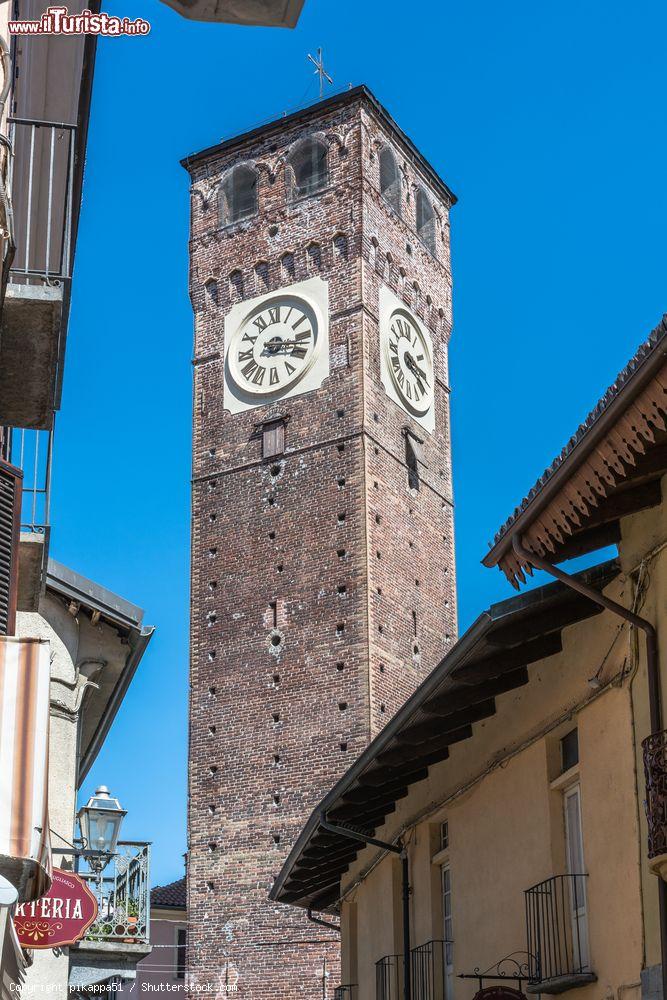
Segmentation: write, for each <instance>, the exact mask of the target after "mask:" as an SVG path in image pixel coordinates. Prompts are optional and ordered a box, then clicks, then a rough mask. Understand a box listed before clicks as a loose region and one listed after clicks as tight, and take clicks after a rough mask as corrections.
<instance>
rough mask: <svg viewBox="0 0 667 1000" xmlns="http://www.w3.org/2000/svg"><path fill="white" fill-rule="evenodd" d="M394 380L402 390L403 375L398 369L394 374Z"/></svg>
mask: <svg viewBox="0 0 667 1000" xmlns="http://www.w3.org/2000/svg"><path fill="white" fill-rule="evenodd" d="M396 379H397V381H398V384H399V385H400V386H401V388H403V386H404V385H405V375H404V374H403V372H402V371H401V369H400V368H399V370H398V372H397V373H396Z"/></svg>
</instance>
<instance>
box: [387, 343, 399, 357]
mask: <svg viewBox="0 0 667 1000" xmlns="http://www.w3.org/2000/svg"><path fill="white" fill-rule="evenodd" d="M389 350H390V351H391V353H392V354H395V355H396V357H397V358H398V347H397V346H396V344H394V343H392V342H390V344H389ZM391 360H392V361H393V360H394V359H393V358H392V359H391Z"/></svg>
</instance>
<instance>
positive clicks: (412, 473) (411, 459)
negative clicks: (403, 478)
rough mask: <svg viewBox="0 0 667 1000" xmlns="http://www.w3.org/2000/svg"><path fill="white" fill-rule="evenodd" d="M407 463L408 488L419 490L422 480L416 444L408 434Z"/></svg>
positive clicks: (406, 437) (406, 446) (406, 444)
mask: <svg viewBox="0 0 667 1000" xmlns="http://www.w3.org/2000/svg"><path fill="white" fill-rule="evenodd" d="M405 464H406V466H407V469H408V488H409V489H411V490H418V489H419V488H420V482H419V468H418V465H417V452H416V451H415V448H414V445H413V443H412V441H411V440H410V437H409V435H408V434H406V435H405Z"/></svg>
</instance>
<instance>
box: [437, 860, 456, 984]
mask: <svg viewBox="0 0 667 1000" xmlns="http://www.w3.org/2000/svg"><path fill="white" fill-rule="evenodd" d="M446 881H447V883H448V885H447V886H446V885H445V882H446ZM440 893H441V899H442V938H443V941H444V942H445V943H444V945H443V956H442V959H443V962H444V970H443V971H444V978H445V1000H452V998H453V996H454V930H453V925H454V916H453V907H452V869H451V866H450V864H449V861H444V862H443V863H442V864H441V866H440Z"/></svg>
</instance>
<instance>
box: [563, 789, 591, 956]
mask: <svg viewBox="0 0 667 1000" xmlns="http://www.w3.org/2000/svg"><path fill="white" fill-rule="evenodd" d="M572 801H574V802H575V803H576V806H575V814H576V825H575V827H574V829H573V828H572V823H571V821H570V810H569V809H568V806H569V805H570V803H571V802H572ZM563 823H564V825H565V857H566V867H567V872H568V874H569V875H585V874H586V872H585V860H584V835H583V827H582V820H581V785H580V784H579V782H575V783H574V784H572V785H569V786H568V787H567V788H564V789H563ZM573 854H578V855H579V857H580V858H581V866H580V871H574V870H573ZM575 881H576V897H577V905H576V907H575V902H574V897H573V896H571V897H570V919H571V922H572V951H573V960H574V958H575V957H576V956H577V955H578V957H579V960H580V965H581V971H582V972H585V971H587V970H589V969H590V947H589V941H588V907H587V900H586V879H585V878H580V879H576V880H573V881H572V885H571V888H570V891H571V892H572V890H573V888H574V882H575Z"/></svg>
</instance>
